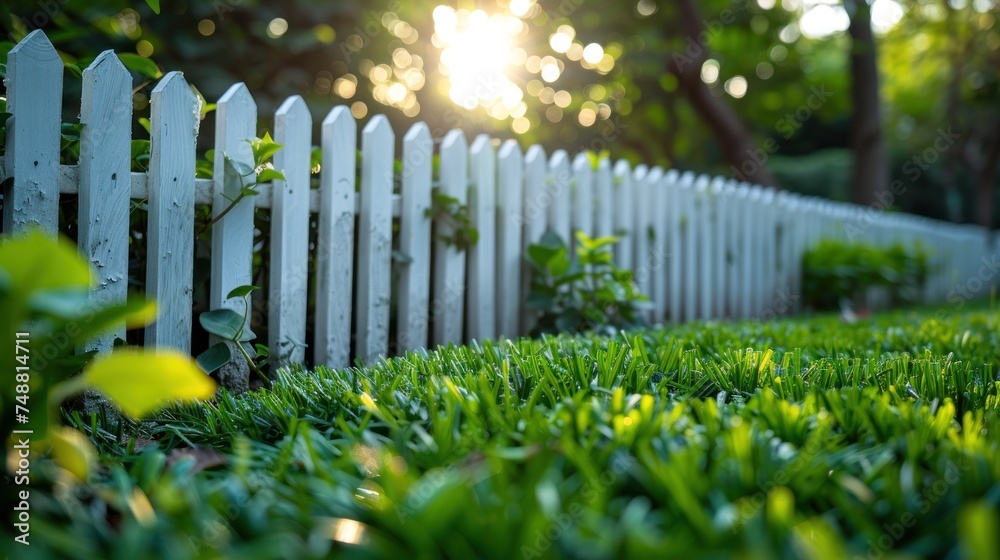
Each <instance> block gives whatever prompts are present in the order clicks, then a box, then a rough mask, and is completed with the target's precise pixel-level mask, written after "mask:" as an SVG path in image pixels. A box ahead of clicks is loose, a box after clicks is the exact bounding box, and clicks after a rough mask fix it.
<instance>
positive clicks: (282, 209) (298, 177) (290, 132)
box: [268, 95, 312, 367]
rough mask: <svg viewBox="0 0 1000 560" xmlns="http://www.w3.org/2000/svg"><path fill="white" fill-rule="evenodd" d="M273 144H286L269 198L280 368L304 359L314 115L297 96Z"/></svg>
mask: <svg viewBox="0 0 1000 560" xmlns="http://www.w3.org/2000/svg"><path fill="white" fill-rule="evenodd" d="M274 141H275V142H277V143H279V144H282V145H283V147H282V148H281V149H280V150H278V153H277V154H275V155H274V168H275V169H277V170H279V171H281V172H282V173H284V175H285V180H284V181H280V180H279V181H275V182H274V190H273V192H272V195H271V196H272V201H271V263H270V279H269V285H268V294H269V296H268V304H269V305H268V348H269V350H270V359H271V361H272V362H273V363H274V364H275V366H278V367H280V366H284V365H289V364H293V363H297V362H298V363H301V362H302V360H303V359H304V358H305V340H306V295H307V290H308V286H309V283H308V279H309V174H310V165H311V155H312V154H311V152H312V116H311V115H310V114H309V108H308V107H306V103H305V101H304V100H303V99H302V98H301V97H299V96H298V95H296V96H293V97H289V98H288V99H286V100H285V102H284V103H282V104H281V106H280V107H279V108H278V111H277V112H276V113H275V115H274Z"/></svg>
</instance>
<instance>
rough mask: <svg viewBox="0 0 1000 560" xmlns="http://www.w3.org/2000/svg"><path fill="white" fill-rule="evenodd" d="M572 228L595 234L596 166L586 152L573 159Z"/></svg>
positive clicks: (590, 235) (588, 234) (586, 233)
mask: <svg viewBox="0 0 1000 560" xmlns="http://www.w3.org/2000/svg"><path fill="white" fill-rule="evenodd" d="M572 183H573V184H572V188H571V189H570V193H571V195H572V214H573V216H572V228H573V232H574V233H575V232H577V231H582V232H583V233H584V235H586V236H588V237H593V236H594V167H593V165H592V164H591V163H590V157H588V156H587V153H586V152H580V153H578V154H576V157H575V158H574V159H573V181H572Z"/></svg>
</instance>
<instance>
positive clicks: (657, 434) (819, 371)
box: [15, 310, 1000, 559]
mask: <svg viewBox="0 0 1000 560" xmlns="http://www.w3.org/2000/svg"><path fill="white" fill-rule="evenodd" d="M998 338H1000V314H998V313H997V312H995V311H985V310H980V311H971V312H964V313H956V312H939V311H934V310H930V311H927V310H924V311H908V312H900V313H895V314H889V315H885V316H880V317H876V318H875V319H872V320H866V321H862V322H860V323H857V324H853V325H845V324H843V323H841V322H840V321H839V320H837V319H835V318H830V317H820V318H811V319H802V320H787V321H779V322H774V323H768V324H758V323H734V324H727V323H700V324H691V325H685V326H681V327H673V328H665V329H662V330H653V331H646V332H638V333H630V334H627V335H621V336H619V337H616V338H613V339H607V338H598V337H556V338H546V339H544V340H521V341H516V342H507V341H504V342H488V343H483V344H482V345H479V346H471V347H450V348H445V349H441V350H439V351H436V352H431V353H428V354H426V355H418V354H411V355H408V356H406V357H403V358H398V359H392V360H388V361H386V362H382V363H378V364H375V365H373V366H370V367H366V368H362V369H352V370H349V371H329V370H326V369H323V368H317V369H316V370H315V371H311V372H310V371H302V370H298V369H296V370H293V371H283V372H281V373H279V374H278V375H277V378H276V379H275V380H274V385H273V387H271V388H269V389H262V390H259V391H255V392H253V393H250V394H245V395H241V396H238V397H233V396H221V397H219V398H218V399H217V400H216V402H214V403H212V404H208V405H205V406H200V407H186V408H183V409H174V410H171V411H168V412H165V413H163V414H161V415H160V416H159V417H158V418H157V419H155V421H153V422H151V423H149V424H146V425H143V426H141V427H140V428H139V430H140V435H139V436H136V437H132V438H130V437H129V436H128V429H127V428H126V429H124V430H120V429H118V428H117V427H114V426H110V425H105V426H103V427H102V426H100V425H99V424H101V423H100V422H97V423H96V424H94V426H91V425H90V424H87V426H86V428H87V429H88V431H91V433H92V434H95V435H96V438H95V439H97V440H98V443H99V444H100V445H101V446H102V449H103V450H104V452H105V457H104V462H105V463H106V464H107V465H109V468H108V469H107V470H106V471H105V472H104V473H103V474H102V477H101V480H99V481H96V482H94V483H92V484H91V485H89V486H85V487H77V488H76V489H68V488H67V487H65V486H62V485H58V486H56V487H55V488H54V489H53V490H51V491H48V492H47V493H46V496H47V497H44V498H43V497H42V496H41V493H38V497H37V498H36V501H35V503H34V504H33V505H32V508H33V511H32V520H33V525H32V536H31V540H32V545H31V547H30V548H29V549H28V553H27V554H22V552H24V551H22V550H18V551H16V555H15V557H18V558H22V557H23V558H31V557H46V556H59V557H74V558H88V559H90V558H105V557H106V558H154V557H167V558H190V557H202V558H214V557H229V558H237V557H238V558H313V557H326V556H333V555H336V556H340V555H343V556H350V557H366V558H410V557H422V558H432V557H451V558H473V557H483V558H503V559H510V558H548V557H557V556H568V557H579V558H611V557H625V556H628V557H637V558H639V557H641V558H645V557H653V555H655V556H656V557H679V556H682V555H683V556H684V557H685V558H695V557H716V558H730V557H733V556H740V557H745V558H768V557H785V558H798V557H813V558H837V559H839V558H849V557H854V556H857V557H861V558H873V559H874V558H883V557H886V558H887V557H892V556H893V555H916V556H930V557H948V558H991V559H995V558H1000V514H998V509H1000V508H998V506H1000V437H998V434H1000V412H998V408H1000V398H998V393H1000V381H998V377H997V369H998V364H1000V340H998ZM95 427H96V431H94V429H95ZM116 431H119V432H123V434H122V435H119V434H118V433H115V432H116ZM137 438H139V439H137ZM141 440H153V441H155V442H156V443H155V445H149V444H148V443H147V446H148V448H147V449H146V450H144V451H142V452H136V451H135V449H136V448H137V446H140V447H141V443H142V441H141ZM189 447H210V448H214V449H216V450H218V451H220V452H221V453H222V456H223V457H224V458H225V464H222V465H216V463H219V462H221V461H219V460H218V459H219V458H218V457H213V456H212V455H211V454H210V453H207V452H201V453H199V454H197V455H196V456H193V457H188V458H183V457H185V456H189V455H192V454H190V453H181V452H179V451H178V450H180V449H183V448H189ZM122 463H123V466H119V465H116V464H122ZM165 465H166V466H165ZM203 467H207V468H203Z"/></svg>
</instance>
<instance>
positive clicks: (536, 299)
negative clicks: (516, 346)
mask: <svg viewBox="0 0 1000 560" xmlns="http://www.w3.org/2000/svg"><path fill="white" fill-rule="evenodd" d="M576 237H577V239H578V240H579V242H580V244H579V246H577V248H576V255H575V256H574V257H573V258H570V256H569V250H568V248H567V247H566V243H565V242H563V240H562V239H561V238H560V237H559V236H558V235H556V234H555V233H553V232H551V231H550V232H547V233H546V234H545V235H543V236H542V239H541V240H540V241H539V243H535V244H532V245H529V246H528V249H527V251H526V252H525V259H526V260H527V261H528V264H529V265H530V266H531V270H532V275H531V291H530V292H529V293H528V298H527V301H526V302H525V303H526V305H527V306H528V308H530V309H535V310H538V311H540V312H541V315H540V316H539V317H538V321H537V323H536V324H535V327H534V329H532V334H534V335H537V334H541V333H561V332H572V333H577V332H583V331H588V330H599V331H609V332H614V331H617V330H619V329H628V328H632V327H637V326H642V325H643V324H644V321H643V320H642V317H641V314H640V311H641V310H642V309H644V308H646V307H647V305H646V302H648V298H646V296H644V295H642V294H641V293H639V290H638V288H637V287H636V285H635V282H633V281H632V272H631V271H629V270H623V269H620V268H617V267H616V266H615V265H614V261H613V256H612V252H611V245H613V244H614V243H616V242H617V241H618V238H617V237H612V236H608V237H600V238H597V239H591V238H590V237H588V236H586V235H584V234H583V233H582V232H577V235H576Z"/></svg>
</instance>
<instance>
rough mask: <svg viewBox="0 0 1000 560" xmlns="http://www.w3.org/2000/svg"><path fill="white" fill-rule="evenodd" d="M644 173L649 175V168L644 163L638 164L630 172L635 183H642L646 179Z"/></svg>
mask: <svg viewBox="0 0 1000 560" xmlns="http://www.w3.org/2000/svg"><path fill="white" fill-rule="evenodd" d="M646 173H649V167H648V166H647V165H646V164H645V163H640V164H639V165H637V166H635V168H634V169H633V170H632V177H633V178H634V179H635V180H636V181H642V180H643V179H645V178H646Z"/></svg>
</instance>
